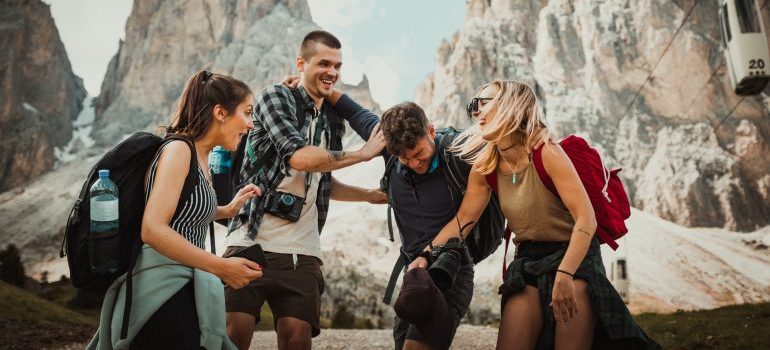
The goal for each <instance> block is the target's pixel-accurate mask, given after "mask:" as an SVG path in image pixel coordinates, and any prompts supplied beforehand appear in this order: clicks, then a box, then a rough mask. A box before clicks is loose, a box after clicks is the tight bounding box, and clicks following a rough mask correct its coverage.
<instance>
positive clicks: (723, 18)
mask: <svg viewBox="0 0 770 350" xmlns="http://www.w3.org/2000/svg"><path fill="white" fill-rule="evenodd" d="M719 27H720V29H722V47H725V48H726V47H727V40H728V38H727V5H726V4H725V5H722V9H720V10H719Z"/></svg>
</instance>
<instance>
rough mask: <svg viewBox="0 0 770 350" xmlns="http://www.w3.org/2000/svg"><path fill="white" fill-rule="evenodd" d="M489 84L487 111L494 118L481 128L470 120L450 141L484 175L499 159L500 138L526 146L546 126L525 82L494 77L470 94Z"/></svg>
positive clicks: (528, 146) (533, 95) (532, 92)
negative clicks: (490, 95) (494, 90)
mask: <svg viewBox="0 0 770 350" xmlns="http://www.w3.org/2000/svg"><path fill="white" fill-rule="evenodd" d="M489 86H495V87H497V93H496V94H495V96H494V97H493V99H492V100H491V101H490V102H489V111H488V112H487V113H489V114H494V115H495V117H494V118H492V120H491V121H490V122H489V123H487V125H486V127H485V129H484V130H482V129H481V127H480V126H479V124H478V123H474V125H473V126H472V127H470V128H468V129H467V130H465V131H464V132H463V133H462V134H460V135H459V136H458V137H457V138H456V139H455V140H454V142H453V143H452V147H451V148H450V150H451V151H452V152H454V153H456V154H459V155H460V158H461V159H463V160H465V161H466V162H468V163H470V164H473V165H474V168H475V170H476V171H478V172H480V173H482V174H484V175H486V174H489V173H491V172H493V171H495V170H497V166H498V162H499V160H500V153H499V152H498V146H497V145H499V144H500V143H501V142H502V141H504V140H506V139H511V138H512V139H513V142H514V143H518V144H519V145H521V146H524V147H525V148H526V149H529V148H530V145H531V144H532V142H533V141H534V140H532V137H533V136H534V135H535V134H536V132H537V131H539V130H540V129H542V128H545V127H546V124H545V119H544V118H543V116H542V114H541V113H540V110H539V108H538V104H537V96H536V95H535V92H534V91H533V89H532V88H531V87H529V85H527V84H525V83H522V82H518V81H513V80H495V81H493V82H490V83H487V84H484V85H482V86H481V87H479V88H478V89H477V90H476V93H475V94H474V97H477V96H478V95H479V94H480V93H481V91H482V90H484V89H485V88H487V87H489ZM506 145H507V143H506Z"/></svg>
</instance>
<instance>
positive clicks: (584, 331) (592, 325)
mask: <svg viewBox="0 0 770 350" xmlns="http://www.w3.org/2000/svg"><path fill="white" fill-rule="evenodd" d="M575 298H576V299H577V307H578V313H577V315H575V317H573V318H572V320H570V321H569V324H565V323H562V322H557V323H556V349H558V350H563V349H590V348H591V342H592V341H593V338H594V330H596V314H595V313H594V310H593V308H592V306H591V298H590V296H589V294H588V282H586V281H584V280H580V279H576V280H575Z"/></svg>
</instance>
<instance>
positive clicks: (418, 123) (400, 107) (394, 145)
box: [381, 102, 430, 156]
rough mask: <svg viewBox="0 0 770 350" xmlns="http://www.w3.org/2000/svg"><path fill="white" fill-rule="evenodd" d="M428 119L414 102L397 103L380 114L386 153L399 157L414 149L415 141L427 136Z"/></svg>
mask: <svg viewBox="0 0 770 350" xmlns="http://www.w3.org/2000/svg"><path fill="white" fill-rule="evenodd" d="M429 125H430V124H429V123H428V118H427V117H426V116H425V112H424V111H423V110H422V108H420V106H418V105H417V104H416V103H414V102H404V103H399V104H397V105H395V106H393V107H390V108H388V110H387V111H385V113H383V114H382V125H381V128H382V134H383V136H385V142H386V143H387V148H388V152H390V154H393V155H395V156H399V155H401V154H402V152H404V151H405V150H409V149H412V148H414V146H415V145H417V141H419V140H420V139H421V138H423V137H425V136H426V135H428V127H429Z"/></svg>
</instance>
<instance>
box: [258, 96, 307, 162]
mask: <svg viewBox="0 0 770 350" xmlns="http://www.w3.org/2000/svg"><path fill="white" fill-rule="evenodd" d="M286 89H288V88H285V87H282V86H280V85H279V86H272V87H269V88H267V89H265V91H263V92H262V95H261V96H260V98H259V103H258V105H257V108H258V110H257V118H260V119H262V121H263V125H264V127H265V129H266V130H267V136H268V139H269V140H270V142H271V143H272V144H273V145H275V149H276V151H277V153H278V160H279V161H280V162H281V169H282V170H283V172H284V173H285V174H286V175H287V176H288V175H289V169H290V166H289V159H291V156H292V155H294V152H296V151H297V150H298V149H300V148H302V147H304V146H305V138H304V137H303V136H302V130H298V129H297V124H298V123H297V114H298V113H297V111H296V110H295V109H296V107H295V101H294V96H292V94H291V93H290V92H289V91H287V90H286ZM301 117H305V116H304V115H303V116H301Z"/></svg>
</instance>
